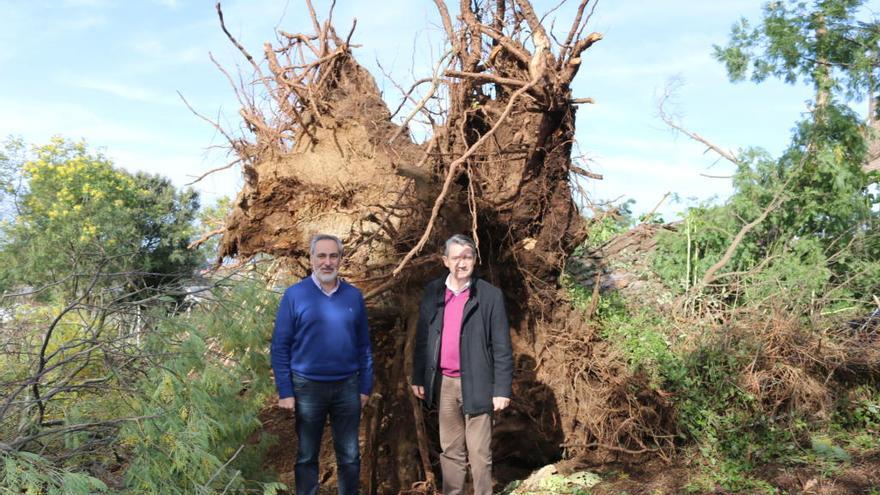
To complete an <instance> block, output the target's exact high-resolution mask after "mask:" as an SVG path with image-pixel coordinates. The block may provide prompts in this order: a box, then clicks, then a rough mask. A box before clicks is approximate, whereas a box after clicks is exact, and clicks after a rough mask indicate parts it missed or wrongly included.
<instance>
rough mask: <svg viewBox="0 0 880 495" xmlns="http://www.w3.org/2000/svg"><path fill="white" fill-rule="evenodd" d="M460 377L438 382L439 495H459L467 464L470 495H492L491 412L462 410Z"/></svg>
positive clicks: (445, 377)
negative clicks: (469, 470) (471, 485)
mask: <svg viewBox="0 0 880 495" xmlns="http://www.w3.org/2000/svg"><path fill="white" fill-rule="evenodd" d="M461 408H462V399H461V379H459V378H451V377H448V376H443V377H442V381H441V382H440V401H439V403H438V405H437V409H438V412H439V415H440V448H441V449H442V451H443V452H442V453H441V454H440V469H441V471H442V472H443V495H460V494H461V493H462V490H463V488H464V480H465V475H466V474H467V466H468V464H470V466H471V476H472V477H473V481H474V495H492V450H491V449H490V445H491V443H492V414H480V415H476V416H471V415H465V414H463V413H462V410H461Z"/></svg>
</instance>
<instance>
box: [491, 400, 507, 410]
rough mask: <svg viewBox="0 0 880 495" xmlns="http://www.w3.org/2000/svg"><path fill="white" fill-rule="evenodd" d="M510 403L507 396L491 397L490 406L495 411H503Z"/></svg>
mask: <svg viewBox="0 0 880 495" xmlns="http://www.w3.org/2000/svg"><path fill="white" fill-rule="evenodd" d="M509 405H510V399H509V398H507V397H492V406H493V407H494V408H495V412H498V411H503V410H505V409H507V406H509Z"/></svg>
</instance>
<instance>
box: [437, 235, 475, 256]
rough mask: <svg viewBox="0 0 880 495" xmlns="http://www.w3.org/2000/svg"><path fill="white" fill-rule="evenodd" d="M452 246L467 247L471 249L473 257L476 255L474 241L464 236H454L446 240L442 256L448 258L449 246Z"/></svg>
mask: <svg viewBox="0 0 880 495" xmlns="http://www.w3.org/2000/svg"><path fill="white" fill-rule="evenodd" d="M453 244H458V245H459V246H467V247H469V248H471V251H473V253H474V256H476V255H477V245H476V244H474V240H473V239H471V238H470V237H468V236H466V235H464V234H455V235H454V236H452V237H450V238H449V239H446V246H445V247H444V249H443V256H449V246H452V245H453Z"/></svg>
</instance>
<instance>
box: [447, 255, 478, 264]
mask: <svg viewBox="0 0 880 495" xmlns="http://www.w3.org/2000/svg"><path fill="white" fill-rule="evenodd" d="M447 259H448V260H449V261H451V262H453V263H458V262H459V261H464V262H465V263H467V262H470V261H474V256H473V255H472V254H465V255H462V256H450V257H449V258H447Z"/></svg>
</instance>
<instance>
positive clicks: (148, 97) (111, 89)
mask: <svg viewBox="0 0 880 495" xmlns="http://www.w3.org/2000/svg"><path fill="white" fill-rule="evenodd" d="M65 80H66V81H67V83H68V84H70V85H71V86H74V87H77V88H83V89H91V90H95V91H100V92H102V93H107V94H110V95H113V96H116V97H119V98H124V99H126V100H133V101H141V102H146V103H156V104H162V105H179V104H180V99H178V98H175V97H172V96H170V95H168V96H165V95H162V94H159V93H156V92H155V91H152V90H149V89H146V88H142V87H138V86H134V85H130V84H125V83H120V82H115V81H111V80H109V79H76V78H74V79H70V78H66V79H65Z"/></svg>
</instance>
